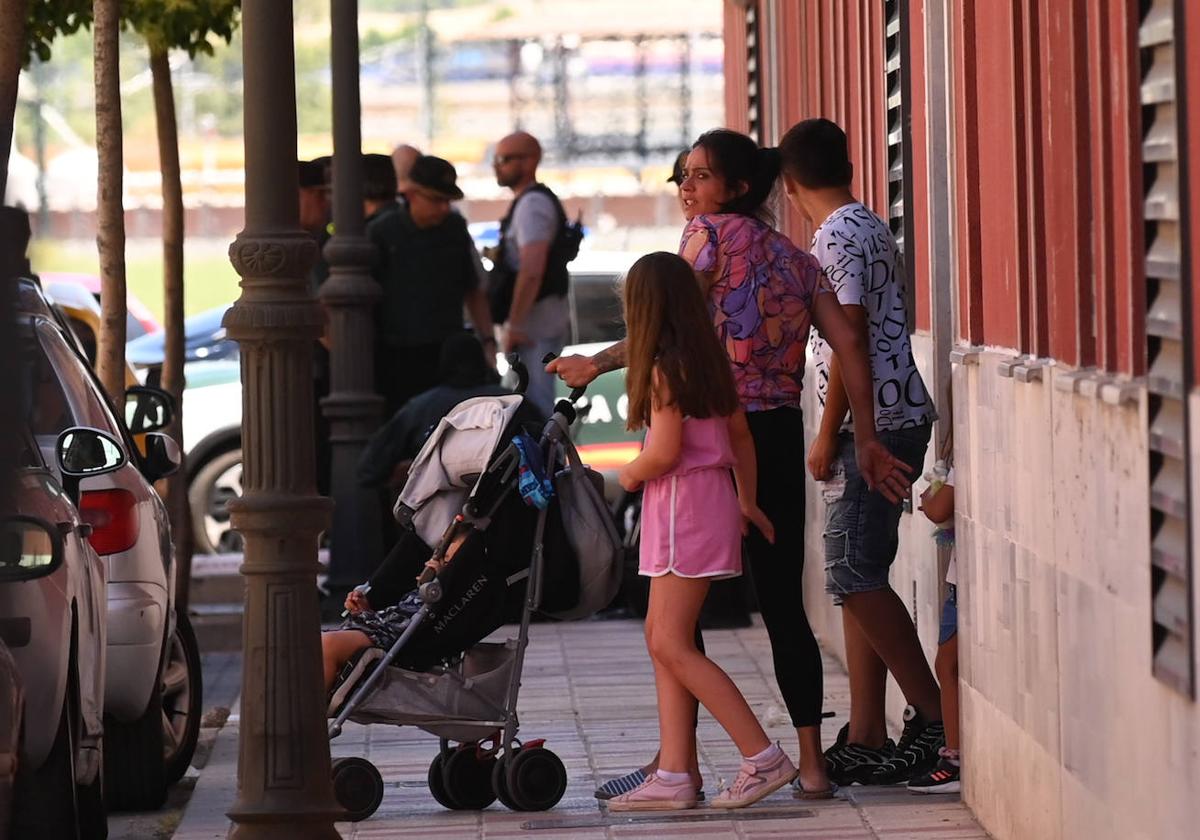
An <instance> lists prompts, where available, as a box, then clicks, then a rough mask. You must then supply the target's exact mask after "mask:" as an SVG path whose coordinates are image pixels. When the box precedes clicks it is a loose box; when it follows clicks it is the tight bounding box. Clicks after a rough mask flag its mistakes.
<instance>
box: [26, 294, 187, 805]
mask: <svg viewBox="0 0 1200 840" xmlns="http://www.w3.org/2000/svg"><path fill="white" fill-rule="evenodd" d="M18 286H19V294H18V316H19V317H18V322H19V325H21V326H22V327H23V328H26V329H27V331H28V338H27V342H26V344H27V346H26V354H27V356H28V357H29V358H32V359H34V361H35V369H36V370H37V371H38V372H39V373H38V376H37V378H36V381H35V383H34V385H33V387H35V388H37V389H39V390H38V393H39V396H40V397H41V398H42V399H44V400H48V401H50V403H49V407H48V409H47V413H46V414H45V420H44V425H43V426H42V427H40V428H36V429H35V430H34V431H35V436H36V440H37V443H38V445H39V446H40V447H41V449H42V451H43V453H44V454H46V458H47V461H48V462H50V463H53V460H52V457H51V456H52V455H53V451H54V446H55V442H56V440H57V435H58V434H60V433H61V432H62V430H63V429H64V428H67V427H70V426H88V427H91V428H95V429H99V430H101V431H102V432H104V433H105V434H107V435H108V436H109V437H111V439H113V440H115V441H117V443H118V445H119V447H120V449H121V451H122V453H123V454H124V457H125V461H124V463H123V464H122V466H121V467H120V468H118V469H116V470H115V471H113V472H111V473H108V474H105V475H101V476H96V477H88V478H85V479H84V480H83V486H82V493H81V496H80V502H79V506H80V510H81V512H82V514H83V517H84V519H85V521H87V522H88V523H90V524H91V525H92V532H91V535H90V537H89V540H90V542H91V544H92V546H93V547H94V548H95V550H96V552H97V553H98V554H99V555H100V556H101V557H102V558H103V560H104V561H105V565H106V567H107V572H108V589H107V596H108V597H107V600H108V650H107V671H108V680H107V683H106V689H105V700H104V714H105V738H106V743H107V751H108V756H109V761H108V762H107V763H106V765H105V784H106V793H107V795H108V797H109V801H110V803H111V804H112V805H113V806H114V807H119V808H124V809H153V808H157V807H159V806H160V805H161V804H162V802H163V800H164V799H165V796H166V789H167V786H168V785H169V784H170V783H172V782H174V781H177V780H178V779H179V778H181V777H182V775H183V773H184V772H185V771H186V770H187V767H188V765H189V763H190V762H191V757H192V753H193V751H194V749H195V744H196V739H197V736H198V734H199V715H200V711H201V709H200V691H201V676H200V659H199V652H198V650H197V647H196V641H195V636H194V635H193V633H192V629H191V625H190V623H189V622H188V620H187V617H186V616H185V615H178V616H177V615H176V613H175V603H174V592H175V554H174V546H173V544H172V541H171V531H170V526H169V524H168V518H167V510H166V507H165V505H164V504H163V502H162V499H160V498H159V496H158V494H157V493H156V492H155V490H154V487H153V483H154V482H155V481H157V480H158V479H160V478H163V477H165V476H166V475H169V474H170V473H171V472H172V471H174V470H175V469H176V468H177V467H178V464H179V450H178V447H177V446H176V445H175V442H174V441H173V440H172V439H171V438H170V437H168V436H167V435H164V434H160V433H159V430H160V429H162V428H164V427H165V426H166V425H168V424H169V423H170V420H171V399H170V397H169V396H167V395H166V394H165V393H163V392H162V391H159V390H157V389H153V388H145V387H135V388H130V389H128V391H127V394H128V397H127V399H128V402H127V405H126V406H125V409H126V412H127V415H128V417H129V418H130V419H132V420H133V421H135V425H133V426H132V428H131V427H130V426H129V425H127V420H126V416H123V415H122V414H118V413H117V412H115V411H113V409H112V407H111V406H110V404H109V402H108V399H107V397H106V396H105V394H104V391H103V389H102V388H101V387H100V384H99V382H98V380H97V379H96V375H95V373H94V372H93V370H92V369H91V367H90V366H89V365H88V364H87V362H86V360H85V359H84V358H83V357H82V356H81V355H80V354H79V353H78V352H77V351H76V350H75V349H74V348H73V347H72V345H71V343H70V341H69V339H68V336H67V334H66V331H65V330H64V329H63V328H62V327H61V325H60V324H58V323H57V322H56V321H55V320H54V311H53V309H52V308H51V304H50V302H49V300H48V299H47V298H46V296H45V295H44V294H43V293H42V292H41V290H40V289H39V288H38V287H37V284H36V283H33V282H32V281H28V280H21V281H18ZM133 434H138V435H141V436H143V439H144V442H145V444H144V445H145V453H144V454H143V453H142V452H140V451H139V449H138V447H137V446H135V445H134V442H133Z"/></svg>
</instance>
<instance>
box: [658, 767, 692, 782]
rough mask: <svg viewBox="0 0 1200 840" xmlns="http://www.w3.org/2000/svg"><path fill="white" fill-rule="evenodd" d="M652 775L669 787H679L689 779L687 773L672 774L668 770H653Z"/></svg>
mask: <svg viewBox="0 0 1200 840" xmlns="http://www.w3.org/2000/svg"><path fill="white" fill-rule="evenodd" d="M654 775H655V776H658V778H660V779H662V780H663V781H664V782H666V783H667V784H669V785H681V784H683V783H684V782H686V781H688V780H689V779H691V776H689V775H688V774H687V773H672V772H671V771H670V770H655V771H654Z"/></svg>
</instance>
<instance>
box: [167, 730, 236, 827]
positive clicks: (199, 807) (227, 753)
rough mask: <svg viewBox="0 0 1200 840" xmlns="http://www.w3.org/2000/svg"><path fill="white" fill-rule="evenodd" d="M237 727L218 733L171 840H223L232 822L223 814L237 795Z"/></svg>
mask: <svg viewBox="0 0 1200 840" xmlns="http://www.w3.org/2000/svg"><path fill="white" fill-rule="evenodd" d="M237 759H238V725H237V724H235V723H226V724H225V726H222V727H221V728H220V729H219V730H217V735H216V738H215V739H214V741H213V745H212V752H211V753H210V754H209V757H208V762H207V763H206V764H205V765H204V769H203V770H201V771H200V778H199V779H198V780H197V782H196V787H195V789H194V790H193V791H192V796H191V798H190V799H189V800H188V803H187V808H186V809H185V810H184V812H183V819H181V820H180V821H179V827H178V828H176V829H175V833H174V834H173V835H171V837H172V840H225V838H226V837H228V836H229V830H230V828H232V826H233V823H232V822H231V821H230V819H229V817H227V816H226V815H225V812H226V811H227V810H228V809H229V808H230V807H232V806H233V799H234V797H235V796H236V795H237Z"/></svg>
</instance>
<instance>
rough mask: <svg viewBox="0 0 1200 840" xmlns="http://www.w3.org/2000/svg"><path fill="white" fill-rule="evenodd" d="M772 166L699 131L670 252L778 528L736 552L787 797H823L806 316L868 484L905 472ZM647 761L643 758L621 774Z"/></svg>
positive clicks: (591, 374)
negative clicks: (691, 286)
mask: <svg viewBox="0 0 1200 840" xmlns="http://www.w3.org/2000/svg"><path fill="white" fill-rule="evenodd" d="M779 171H780V160H779V154H778V152H777V151H775V150H774V149H759V148H758V147H757V146H756V145H755V144H754V141H752V140H751V139H750V138H749V137H746V136H745V135H743V134H739V133H737V132H734V131H728V130H725V129H717V130H714V131H709V132H707V133H705V134H703V135H702V136H701V137H700V139H699V140H697V141H696V143H695V145H694V146H693V147H692V151H691V153H690V154H689V155H688V161H687V166H686V168H685V170H684V181H683V183H682V184H681V185H680V190H681V198H682V200H683V205H684V214H685V215H686V216H687V217H688V218H689V219H690V221H689V223H688V226H687V228H686V229H685V231H684V234H683V239H682V241H681V243H680V255H681V256H682V257H683V258H684V259H686V260H687V261H688V262H689V263H691V265H692V267H693V268H694V269H695V270H696V273H697V276H698V278H699V281H700V283H701V286H702V287H703V289H704V291H705V294H706V296H707V300H708V306H709V311H710V313H711V314H712V319H713V325H714V327H715V328H716V330H717V335H718V336H719V337H720V339H721V343H722V345H723V346H724V347H725V351H726V353H727V354H728V356H729V359H730V362H731V363H732V366H733V372H734V381H735V384H736V386H737V393H738V398H739V401H740V403H741V407H742V408H743V409H744V410H745V411H746V419H747V421H748V422H749V425H750V431H751V435H752V436H753V438H754V444H755V450H756V455H757V458H756V460H757V486H758V502H759V506H760V507H761V508H762V509H763V511H764V512H765V513H766V514H767V517H768V518H769V519H770V520H771V522H772V524H773V525H774V526H775V541H774V543H773V544H772V543H770V542H768V541H767V540H766V539H765V538H764V537H763V536H762V535H761V534H759V533H756V532H753V531H752V532H751V534H750V535H749V536H748V537H747V538H746V557H747V561H748V565H749V567H750V570H751V577H752V579H753V581H754V588H755V590H756V593H757V595H758V603H759V610H760V612H761V614H762V619H763V623H764V624H765V625H766V627H767V633H768V635H769V636H770V639H771V649H772V653H773V656H774V662H775V677H776V679H777V680H778V682H779V689H780V693H781V694H782V695H783V699H784V702H785V703H786V705H787V708H788V713H789V715H790V717H791V719H792V724H793V725H794V726H795V727H796V734H797V738H798V741H799V747H800V762H799V768H800V772H799V776H798V777H797V782H796V795H797V796H799V797H803V798H819V797H828V796H831V795H832V788H831V786H830V784H829V778H828V776H827V774H826V771H825V760H824V756H823V755H822V752H821V735H820V731H821V730H820V725H821V710H822V708H821V707H822V695H823V685H822V670H821V652H820V649H819V648H818V647H817V642H816V638H815V637H814V636H813V632H812V628H811V627H810V626H809V622H808V617H807V615H805V612H804V599H803V592H802V583H803V577H804V575H803V572H804V487H805V447H804V420H803V416H802V414H801V407H800V397H801V393H802V390H803V380H804V359H805V347H806V343H807V340H808V333H809V329H810V327H811V326H812V325H815V326H816V327H817V329H818V330H819V331H820V332H821V334H822V335H823V336H824V337H825V338H826V340H827V341H828V342H829V343H830V345H831V346H833V347H834V348H835V352H836V353H838V357H839V358H844V359H846V360H847V362H846V372H845V379H846V389H847V392H848V393H849V395H850V402H851V407H852V408H853V409H855V410H854V417H855V418H859V417H862V418H865V421H864V422H863V423H857V422H856V424H855V440H856V444H857V455H858V461H859V464H860V467H861V469H862V471H863V474H864V475H867V476H869V478H868V482H869V483H870V484H871V486H872V487H873V488H876V489H878V490H879V491H880V492H882V493H883V494H884V495H886V496H889V497H893V498H896V499H898V498H900V497H901V496H902V495H903V494H904V493H906V492H907V490H908V487H909V484H910V480H909V479H908V478H907V476H906V473H907V471H908V470H907V467H906V466H904V465H903V464H902V463H900V462H899V461H897V460H896V459H895V458H893V457H892V455H891V453H890V452H888V451H887V449H886V448H885V447H883V446H882V445H881V444H880V443H879V441H878V440H877V438H876V436H875V428H874V424H873V423H872V422H871V418H872V417H873V416H874V410H873V409H874V405H873V400H874V395H873V393H872V390H871V372H870V369H869V367H868V364H867V349H866V347H865V346H864V345H863V343H862V340H861V338H860V337H859V336H858V335H857V334H856V333H855V331H854V330H853V329H852V328H851V326H850V323H849V322H848V321H847V320H846V316H845V314H844V313H843V312H842V308H841V305H840V304H839V303H838V302H837V298H836V296H834V295H832V294H827V292H829V291H831V290H830V288H829V286H828V284H827V282H826V281H825V279H824V275H823V274H822V272H821V267H820V265H819V264H818V263H817V262H816V260H815V259H813V257H812V256H811V255H809V254H808V253H806V252H805V251H803V250H801V249H800V248H797V247H796V246H795V245H793V244H792V242H791V241H790V240H789V239H788V238H787V237H785V236H783V235H782V234H780V233H779V232H777V231H776V230H774V229H773V228H772V227H771V226H770V225H769V224H768V223H767V221H766V220H767V218H769V214H768V211H767V210H766V204H767V200H768V199H769V197H770V195H771V193H772V190H773V189H774V187H775V184H776V182H777V181H778V178H779ZM624 354H625V348H624V343H623V342H622V343H620V344H617V345H614V346H613V347H610V348H608V349H607V350H605V351H602V352H601V353H599V354H597V355H595V356H592V357H590V358H585V357H567V358H564V359H559V360H556V361H555V362H552V363H551V364H550V366H549V369H550V370H552V371H556V372H557V373H558V374H559V376H560V377H562V378H563V379H564V380H565V381H566V383H567V384H568V385H570V386H572V387H575V386H579V385H585V384H587V383H588V382H590V381H591V380H592V379H594V378H595V377H596V376H598V375H599V374H600V373H603V372H605V371H607V370H615V369H616V368H619V367H623V366H624V364H625V357H624ZM859 426H861V427H862V428H861V430H860V429H859ZM860 433H861V434H862V435H863V437H862V438H859V437H858V435H859V434H860ZM652 769H653V765H650V766H648V767H647V768H643V769H642V770H641V771H635V772H634V773H633V774H630V777H629V778H632V777H633V776H635V775H639V774H644V773H645V772H648V771H650V770H652ZM625 779H626V777H622V778H621V779H617V780H614V782H613V783H610V784H615V783H619V782H623V781H625ZM605 787H607V786H602V788H601V790H604V789H605Z"/></svg>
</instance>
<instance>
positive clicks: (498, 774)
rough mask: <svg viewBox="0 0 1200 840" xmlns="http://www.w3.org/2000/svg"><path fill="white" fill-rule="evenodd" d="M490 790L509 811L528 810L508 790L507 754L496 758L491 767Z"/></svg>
mask: <svg viewBox="0 0 1200 840" xmlns="http://www.w3.org/2000/svg"><path fill="white" fill-rule="evenodd" d="M492 792H493V793H495V794H496V798H497V799H499V800H500V802H501V804H502V805H504V807H505V808H507V809H508V810H510V811H525V810H528V809H526V808H525V807H523V806H522V805H520V804H519V803H518V802H517V801H516V800H515V799H513V798H512V794H511V793H509V791H508V756H507V755H506V756H504V757H503V758H498V759H496V763H495V765H494V766H493V767H492Z"/></svg>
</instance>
